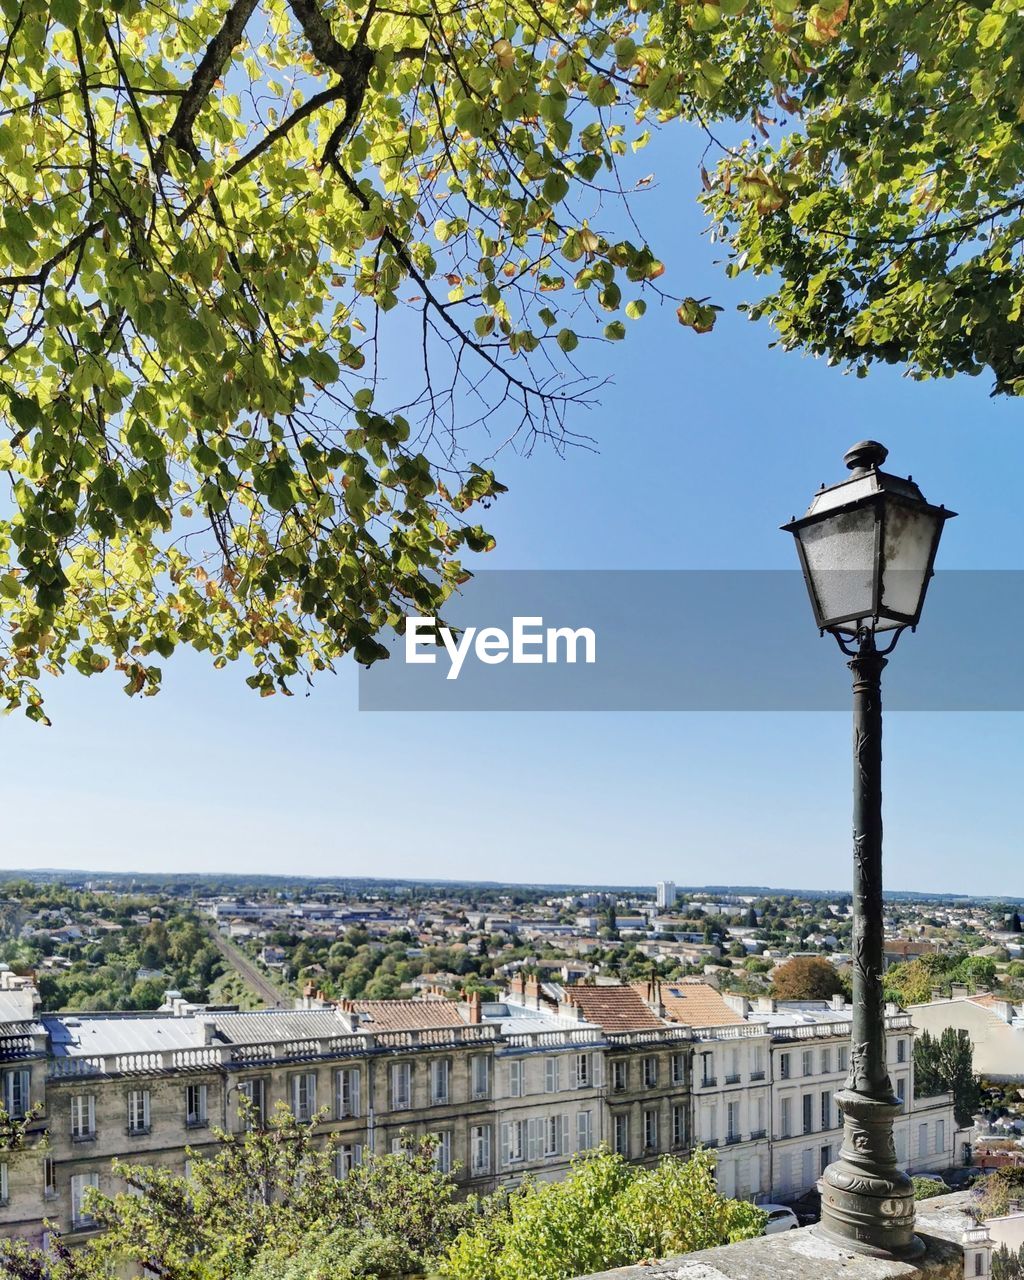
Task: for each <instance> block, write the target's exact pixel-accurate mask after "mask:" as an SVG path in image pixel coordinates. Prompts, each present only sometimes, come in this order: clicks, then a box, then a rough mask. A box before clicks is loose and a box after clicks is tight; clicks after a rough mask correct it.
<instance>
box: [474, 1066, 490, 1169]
mask: <svg viewBox="0 0 1024 1280" xmlns="http://www.w3.org/2000/svg"><path fill="white" fill-rule="evenodd" d="M484 1061H485V1062H486V1061H487V1059H486V1058H485V1059H484ZM469 1167H470V1172H471V1173H472V1174H473V1176H474V1177H479V1176H480V1175H481V1174H484V1173H490V1171H491V1126H490V1125H489V1124H477V1125H474V1126H473V1128H472V1129H471V1130H470V1134H469Z"/></svg>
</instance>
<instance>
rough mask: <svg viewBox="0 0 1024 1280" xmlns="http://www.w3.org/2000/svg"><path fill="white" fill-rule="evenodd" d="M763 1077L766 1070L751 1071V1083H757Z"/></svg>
mask: <svg viewBox="0 0 1024 1280" xmlns="http://www.w3.org/2000/svg"><path fill="white" fill-rule="evenodd" d="M763 1079H764V1072H763V1071H751V1073H750V1083H751V1084H756V1083H757V1081H758V1080H763Z"/></svg>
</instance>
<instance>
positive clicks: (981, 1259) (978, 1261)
mask: <svg viewBox="0 0 1024 1280" xmlns="http://www.w3.org/2000/svg"><path fill="white" fill-rule="evenodd" d="M974 1274H975V1275H976V1276H983V1275H984V1274H985V1255H984V1254H983V1253H976V1254H975V1255H974Z"/></svg>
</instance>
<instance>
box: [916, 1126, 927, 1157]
mask: <svg viewBox="0 0 1024 1280" xmlns="http://www.w3.org/2000/svg"><path fill="white" fill-rule="evenodd" d="M917 1154H918V1155H919V1156H926V1155H927V1154H928V1126H927V1125H926V1124H919V1125H918V1126H917Z"/></svg>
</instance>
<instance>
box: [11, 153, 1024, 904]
mask: <svg viewBox="0 0 1024 1280" xmlns="http://www.w3.org/2000/svg"><path fill="white" fill-rule="evenodd" d="M701 145H702V144H701V142H700V141H699V140H698V139H697V138H696V137H695V136H693V135H690V134H687V133H685V132H683V131H681V130H676V129H673V130H666V131H664V132H663V133H662V134H661V135H660V136H658V137H657V138H656V139H655V140H654V141H653V142H652V144H651V146H650V147H649V148H648V149H647V150H646V151H645V152H644V153H642V155H641V156H640V157H636V158H632V159H630V160H629V161H628V164H629V165H631V166H633V169H632V170H627V176H628V174H629V172H633V174H634V176H635V177H636V178H637V179H639V178H640V177H643V176H645V175H646V174H647V173H648V172H649V171H650V170H651V169H652V168H653V169H654V170H655V172H656V174H657V181H656V182H655V183H652V184H651V185H650V187H649V188H648V189H646V190H645V191H644V192H642V193H641V195H640V197H639V198H638V200H637V202H636V205H637V216H638V218H639V219H640V221H641V224H642V225H643V227H644V228H645V231H646V232H647V234H648V236H649V238H650V240H651V242H652V244H653V245H654V246H655V248H656V249H657V251H658V252H659V253H660V255H661V256H662V257H663V258H664V260H665V262H666V266H667V271H666V275H665V277H663V279H662V280H661V281H659V283H660V284H663V285H665V286H666V287H667V288H670V289H676V290H678V291H679V292H680V293H684V294H685V293H689V294H693V295H694V296H698V297H699V296H704V295H708V296H710V297H711V298H712V299H713V300H715V301H717V302H720V303H722V304H723V305H724V306H725V307H726V310H725V311H724V312H723V313H722V315H721V317H720V319H719V323H718V325H717V326H716V328H715V330H714V332H712V333H710V334H707V335H704V336H700V337H698V336H695V335H694V334H693V333H692V332H691V331H689V330H684V329H682V328H681V327H680V326H679V325H678V324H677V323H676V320H675V318H674V314H673V308H672V307H671V306H666V307H664V308H662V307H659V306H657V305H654V304H653V300H652V305H651V306H650V307H649V309H648V313H647V315H646V317H645V318H644V320H643V321H641V322H639V323H637V324H635V325H632V326H631V331H630V333H629V335H628V337H627V340H626V341H625V342H623V343H621V344H616V345H612V346H609V347H601V348H599V349H598V352H597V354H594V353H593V352H591V351H590V349H589V347H588V344H586V343H582V344H581V347H580V350H579V352H578V353H577V354H578V355H581V356H582V363H583V366H584V367H586V368H589V370H590V371H591V372H593V373H595V374H607V375H609V376H610V377H611V378H612V379H613V382H612V383H611V384H610V385H609V386H607V387H604V388H603V389H602V390H601V391H600V393H599V399H600V404H599V406H598V407H595V408H594V409H593V410H592V411H591V412H590V413H580V414H578V415H576V416H575V418H574V420H573V422H572V426H573V427H574V429H576V430H578V431H581V432H584V433H586V434H588V435H590V436H592V437H593V438H594V439H595V441H596V444H597V447H598V449H599V450H600V452H594V453H591V452H587V451H584V450H573V449H570V450H569V451H568V454H567V456H566V457H565V458H564V459H563V458H562V457H560V456H559V455H558V454H557V453H556V452H555V451H553V450H552V449H551V448H550V447H548V446H547V445H545V444H544V443H542V442H541V443H538V444H537V447H536V449H535V450H534V452H533V456H532V457H529V458H526V457H523V456H520V455H517V454H514V453H510V452H504V453H502V454H500V456H499V457H498V458H497V460H496V462H495V464H494V465H495V467H496V470H497V472H498V475H499V478H500V479H501V480H502V481H503V482H505V483H506V484H508V485H509V490H510V491H509V493H508V494H507V495H505V496H503V497H502V498H501V499H500V500H499V501H498V502H497V503H495V505H494V507H493V508H492V509H491V510H489V511H487V512H485V513H484V515H485V517H486V523H487V525H488V527H489V528H490V529H491V531H492V532H493V533H494V534H495V536H496V537H497V548H496V549H495V550H494V551H493V552H492V553H491V554H490V555H488V556H485V557H479V558H478V559H477V561H475V562H474V563H475V564H476V565H478V566H479V567H488V568H491V567H493V568H531V569H533V568H544V569H567V568H600V569H615V568H643V569H646V568H787V569H789V568H793V567H794V565H795V559H794V551H793V547H792V545H791V539H790V538H789V536H788V535H786V534H783V533H781V532H779V529H778V526H779V525H780V524H782V522H783V521H785V520H786V519H788V518H789V517H790V516H791V515H792V514H794V513H799V512H801V511H802V510H804V509H805V507H806V504H807V501H808V499H809V497H810V496H811V494H812V493H813V492H814V491H815V490H816V489H817V487H818V485H819V484H820V483H821V482H822V481H826V482H831V481H833V480H835V479H838V478H839V477H840V476H841V474H842V472H843V467H842V455H843V452H844V451H845V450H846V449H847V448H848V447H849V445H850V444H852V443H853V442H854V441H856V440H859V439H862V438H864V437H866V436H871V437H876V438H880V439H881V440H882V441H883V442H884V443H885V444H886V445H888V447H889V449H890V456H889V463H888V465H889V466H890V467H891V469H892V470H893V471H896V472H902V473H904V474H906V473H912V474H913V475H914V478H915V480H917V481H919V482H920V484H921V487H922V489H923V490H924V492H925V494H926V495H927V496H928V497H929V499H931V500H932V501H934V502H937V503H938V502H942V503H945V504H947V505H948V506H949V507H951V508H953V509H954V510H956V511H958V512H959V513H960V514H959V518H958V519H957V520H955V521H952V522H951V524H950V527H949V529H948V530H947V532H946V534H945V535H944V539H943V545H942V549H941V552H940V568H977V569H992V568H1022V567H1024V555H1022V549H1024V504H1022V503H1021V502H1020V501H1019V500H1018V497H1017V494H1016V489H1015V486H1014V484H1013V483H1012V481H1013V478H1014V477H1016V476H1018V475H1020V474H1022V473H1024V431H1022V430H1021V426H1020V406H1019V404H1017V403H1014V402H1012V401H1010V400H1008V399H1006V398H1003V399H991V398H990V397H989V391H990V385H989V383H990V379H989V378H988V377H986V376H982V377H980V378H976V379H968V378H957V379H953V380H950V381H943V382H941V383H924V384H917V383H913V382H911V381H909V380H907V379H905V378H903V377H901V376H899V373H898V371H897V370H894V369H886V368H882V367H876V368H875V369H873V370H872V372H871V374H870V375H869V376H868V377H867V378H865V379H863V380H858V379H855V378H848V377H844V376H843V374H842V372H841V371H840V370H837V369H830V368H827V367H826V365H825V364H824V362H822V361H818V360H814V359H811V358H809V357H805V356H801V355H797V354H785V353H783V352H781V351H779V350H778V349H770V347H769V344H770V343H771V342H772V340H773V337H774V335H773V333H772V332H771V330H770V329H769V328H768V327H767V326H766V325H764V324H756V325H755V324H750V323H749V322H748V321H747V320H746V319H745V318H743V317H742V316H741V315H739V314H738V313H737V312H736V311H735V310H734V309H733V308H734V306H735V304H736V303H737V302H739V301H742V300H744V299H746V298H749V297H750V296H751V294H752V292H753V284H752V282H750V281H747V280H744V281H742V282H735V281H728V280H726V279H725V277H724V275H723V274H722V272H721V270H720V268H719V267H718V266H716V265H715V262H714V259H715V256H716V254H718V253H719V251H718V250H716V249H715V248H714V246H711V245H709V244H708V243H707V241H706V240H704V239H702V238H701V237H700V234H699V232H700V229H701V226H702V219H701V216H700V213H699V210H697V208H696V205H695V202H694V195H695V193H696V191H697V189H698V188H699V178H698V170H697V164H698V159H699V152H700V148H701ZM403 376H404V374H403V371H402V370H393V371H392V380H393V383H394V384H395V387H396V388H397V389H400V387H401V381H402V378H403ZM471 444H473V442H471V441H470V442H467V448H469V446H470V445H471ZM475 445H476V447H475V448H469V456H471V457H482V456H483V455H484V454H486V452H487V451H488V448H489V447H493V446H488V444H487V442H486V441H481V440H480V439H479V437H478V438H477V439H476V441H475ZM657 623H658V602H657V600H652V601H651V607H650V612H649V614H648V615H647V616H645V617H642V618H638V619H637V620H636V627H637V660H638V662H642V661H643V652H644V650H643V635H644V630H645V628H653V627H656V626H657ZM693 625H694V627H695V628H699V629H700V631H701V632H702V633H703V634H704V635H705V637H706V643H707V644H708V645H709V646H710V645H713V644H714V619H713V618H704V617H701V618H695V619H694V621H693ZM999 625H1000V621H999V619H998V618H986V619H982V620H979V627H980V628H983V627H998V626H999ZM927 627H928V610H927V606H926V609H925V616H924V619H923V621H922V630H925V629H927ZM915 640H916V638H915V637H914V636H907V637H905V638H904V640H902V641H901V644H900V647H899V649H898V650H897V652H896V654H895V655H894V656H893V659H892V661H891V663H890V666H889V669H888V671H887V673H886V680H887V681H888V682H889V687H891V688H895V687H897V684H898V681H899V680H900V678H901V676H900V673H901V671H902V670H904V669H911V668H912V666H913V663H914V661H915ZM758 643H759V620H758V619H756V618H752V619H751V629H750V644H751V646H755V645H757V644H758ZM831 643H832V642H831V641H830V640H827V639H825V640H820V639H818V637H817V635H816V633H815V631H814V626H813V621H812V618H811V614H810V610H809V609H808V610H807V616H806V644H807V646H808V652H810V651H811V647H812V646H814V645H823V644H831ZM975 660H976V659H974V658H973V656H972V652H971V650H970V648H969V647H968V646H965V651H964V652H963V653H962V655H960V661H961V662H962V663H963V664H964V665H965V666H967V665H969V664H971V663H972V661H975ZM162 665H163V667H164V680H163V685H164V688H163V692H162V693H161V694H160V695H159V696H158V697H156V698H152V699H147V700H129V699H128V698H126V697H125V696H124V695H123V694H122V693H121V690H120V686H121V679H120V678H118V677H116V676H115V675H114V673H110V674H108V675H105V676H98V677H94V678H93V679H92V680H85V679H83V678H80V677H79V676H77V675H74V674H69V675H68V676H66V677H65V678H64V679H63V680H61V681H58V682H54V681H52V680H49V679H44V680H43V682H42V684H43V688H44V691H45V694H46V697H47V703H48V710H49V712H50V715H51V717H52V718H53V721H54V727H53V728H52V729H43V728H41V727H39V726H36V725H33V724H31V723H29V722H27V721H26V720H25V719H24V718H23V717H22V716H20V714H18V713H15V714H14V715H13V716H11V717H9V718H7V719H6V720H4V722H3V725H2V728H0V733H2V735H3V737H2V741H3V748H4V769H3V774H2V778H0V805H2V810H3V814H4V833H3V846H2V852H0V866H7V867H10V866H12V865H15V864H20V865H31V866H36V867H41V866H54V865H70V866H73V867H86V866H100V865H102V866H104V867H107V868H110V869H112V870H126V869H133V868H139V869H140V870H161V871H179V870H180V871H201V870H208V869H209V868H210V867H211V866H219V867H223V868H224V869H225V871H253V872H256V871H259V872H267V873H271V874H272V873H274V872H275V871H283V870H288V871H302V872H307V873H309V874H312V875H317V874H333V875H358V874H366V873H369V872H372V873H374V874H378V875H379V874H384V875H393V876H396V877H415V876H416V875H417V874H419V875H424V876H428V877H432V876H445V877H449V878H452V879H459V878H485V879H506V878H512V877H514V878H515V879H517V880H521V881H522V882H524V883H536V882H539V881H543V880H550V879H557V880H559V881H571V882H577V883H585V882H588V881H590V880H597V881H601V882H606V883H610V882H612V881H615V880H627V879H629V880H635V879H637V878H643V880H645V881H649V882H650V883H651V884H654V883H655V882H656V881H657V880H659V879H663V878H664V877H665V876H669V875H670V876H672V878H674V879H675V880H676V881H677V883H684V882H686V881H688V880H689V881H695V880H698V879H701V878H703V876H704V875H705V874H706V873H707V871H708V870H710V869H711V868H714V869H715V872H716V878H720V879H728V880H735V881H737V882H748V883H759V882H763V881H765V880H773V881H777V882H779V883H793V884H801V885H804V886H806V887H807V888H818V889H827V888H830V887H833V886H837V885H838V886H842V885H845V884H847V883H848V881H849V877H850V865H851V857H850V774H851V765H850V722H849V717H848V715H846V714H842V713H825V712H821V713H813V714H797V713H789V714H769V713H740V712H731V713H727V714H710V713H703V714H698V713H687V714H667V713H665V714H646V715H645V714H628V713H614V714H612V713H596V712H595V713H586V714H577V715H572V714H567V713H565V714H563V713H558V714H555V713H548V714H543V713H537V714H532V713H516V714H504V715H500V714H486V713H465V714H459V715H445V714H432V713H431V714H427V713H420V714H413V713H402V714H399V713H388V714H383V713H382V714H368V713H359V712H358V711H357V710H356V691H355V686H356V679H355V676H356V673H355V669H354V667H353V666H352V665H351V664H350V663H343V664H342V668H341V670H340V671H339V673H338V674H337V675H336V676H329V675H326V676H321V677H319V678H318V680H317V682H316V684H315V686H314V687H313V689H312V690H311V691H310V696H309V697H305V696H303V695H304V694H305V693H306V692H307V690H306V689H304V688H303V687H301V686H297V687H296V689H295V693H296V696H295V697H293V698H290V699H285V698H281V697H274V698H267V699H260V698H258V697H257V696H255V695H254V694H253V693H252V692H251V691H250V690H249V689H247V688H246V687H245V685H244V677H245V675H247V674H248V670H247V669H246V668H245V667H244V665H243V664H241V663H236V664H230V665H229V666H228V668H227V669H226V670H224V671H220V672H215V671H213V670H212V668H211V665H210V663H209V661H208V660H206V659H204V658H202V657H200V656H198V655H193V654H190V653H180V654H176V655H175V656H174V657H173V658H171V659H170V660H168V661H166V662H165V663H163V664H162ZM835 680H836V687H837V688H838V689H846V688H848V680H849V673H848V672H847V671H846V668H845V666H844V665H843V662H842V659H841V657H840V655H839V654H838V653H836V654H835ZM1022 729H1024V726H1022V723H1021V718H1020V716H1014V715H1010V714H998V713H988V714H973V713H971V714H968V713H958V714H939V713H923V712H922V713H913V714H909V713H907V714H893V713H890V714H889V715H888V717H887V720H886V729H885V732H886V740H885V778H884V788H885V819H886V855H885V875H886V885H887V887H888V888H891V889H914V888H916V887H918V886H922V885H927V886H928V887H929V888H931V889H933V890H936V891H939V892H950V893H982V894H1001V895H1006V896H1008V897H1011V898H1012V897H1013V896H1014V895H1015V894H1020V895H1024V872H1022V870H1021V857H1020V853H1021V848H1020V843H1021V830H1022V824H1021V819H1020V808H1019V799H1018V797H1019V794H1020V778H1021V777H1022V776H1024V732H1022Z"/></svg>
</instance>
